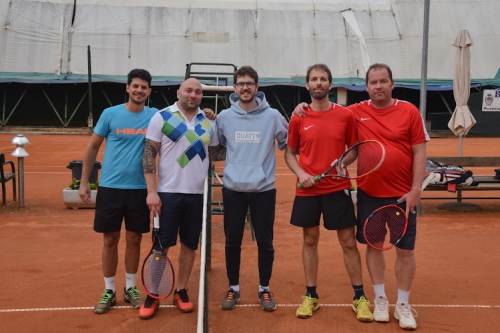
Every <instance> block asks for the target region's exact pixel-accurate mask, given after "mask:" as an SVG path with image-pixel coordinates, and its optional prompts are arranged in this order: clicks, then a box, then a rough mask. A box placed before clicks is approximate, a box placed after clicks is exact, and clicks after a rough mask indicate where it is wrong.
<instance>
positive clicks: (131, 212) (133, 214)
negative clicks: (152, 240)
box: [94, 186, 151, 233]
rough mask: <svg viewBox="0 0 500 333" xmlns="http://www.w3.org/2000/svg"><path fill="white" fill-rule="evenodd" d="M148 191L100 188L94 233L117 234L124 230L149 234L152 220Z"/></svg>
mask: <svg viewBox="0 0 500 333" xmlns="http://www.w3.org/2000/svg"><path fill="white" fill-rule="evenodd" d="M147 195H148V191H147V190H146V189H140V190H123V189H116V188H109V187H101V186H99V190H98V191H97V197H96V203H95V218H94V231H96V232H102V233H107V232H117V231H120V230H121V228H122V221H123V220H124V219H125V229H126V230H128V231H132V232H136V233H146V232H149V230H150V229H149V228H150V225H151V218H150V212H149V208H148V205H147V204H146V197H147Z"/></svg>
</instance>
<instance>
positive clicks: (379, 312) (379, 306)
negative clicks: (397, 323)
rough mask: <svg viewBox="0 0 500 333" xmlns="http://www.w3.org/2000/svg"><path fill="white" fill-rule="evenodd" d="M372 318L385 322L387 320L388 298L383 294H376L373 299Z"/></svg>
mask: <svg viewBox="0 0 500 333" xmlns="http://www.w3.org/2000/svg"><path fill="white" fill-rule="evenodd" d="M373 304H374V305H375V307H374V308H373V320H375V321H378V322H382V323H387V322H389V300H388V299H387V297H385V296H377V297H375V300H374V301H373Z"/></svg>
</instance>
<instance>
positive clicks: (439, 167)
mask: <svg viewBox="0 0 500 333" xmlns="http://www.w3.org/2000/svg"><path fill="white" fill-rule="evenodd" d="M426 169H427V172H428V173H429V172H433V173H435V174H438V175H439V178H438V177H436V178H435V179H434V180H433V181H432V182H430V183H429V185H434V186H446V187H447V189H448V191H449V192H456V191H457V186H459V187H461V186H477V184H478V183H477V182H474V177H472V171H470V170H465V169H464V168H462V167H461V166H459V165H453V164H445V163H442V162H437V161H432V160H427V164H426Z"/></svg>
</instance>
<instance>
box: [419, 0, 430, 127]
mask: <svg viewBox="0 0 500 333" xmlns="http://www.w3.org/2000/svg"><path fill="white" fill-rule="evenodd" d="M429 9H430V0H425V2H424V33H423V35H422V73H421V82H420V114H421V115H422V118H423V119H424V120H426V119H427V118H426V117H427V110H426V104H427V56H428V50H429Z"/></svg>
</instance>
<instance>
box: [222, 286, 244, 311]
mask: <svg viewBox="0 0 500 333" xmlns="http://www.w3.org/2000/svg"><path fill="white" fill-rule="evenodd" d="M239 302H240V292H239V291H234V290H233V289H229V290H228V291H227V293H226V296H224V299H223V300H222V302H220V308H221V309H222V310H231V309H234V307H235V306H236V304H238V303H239Z"/></svg>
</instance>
